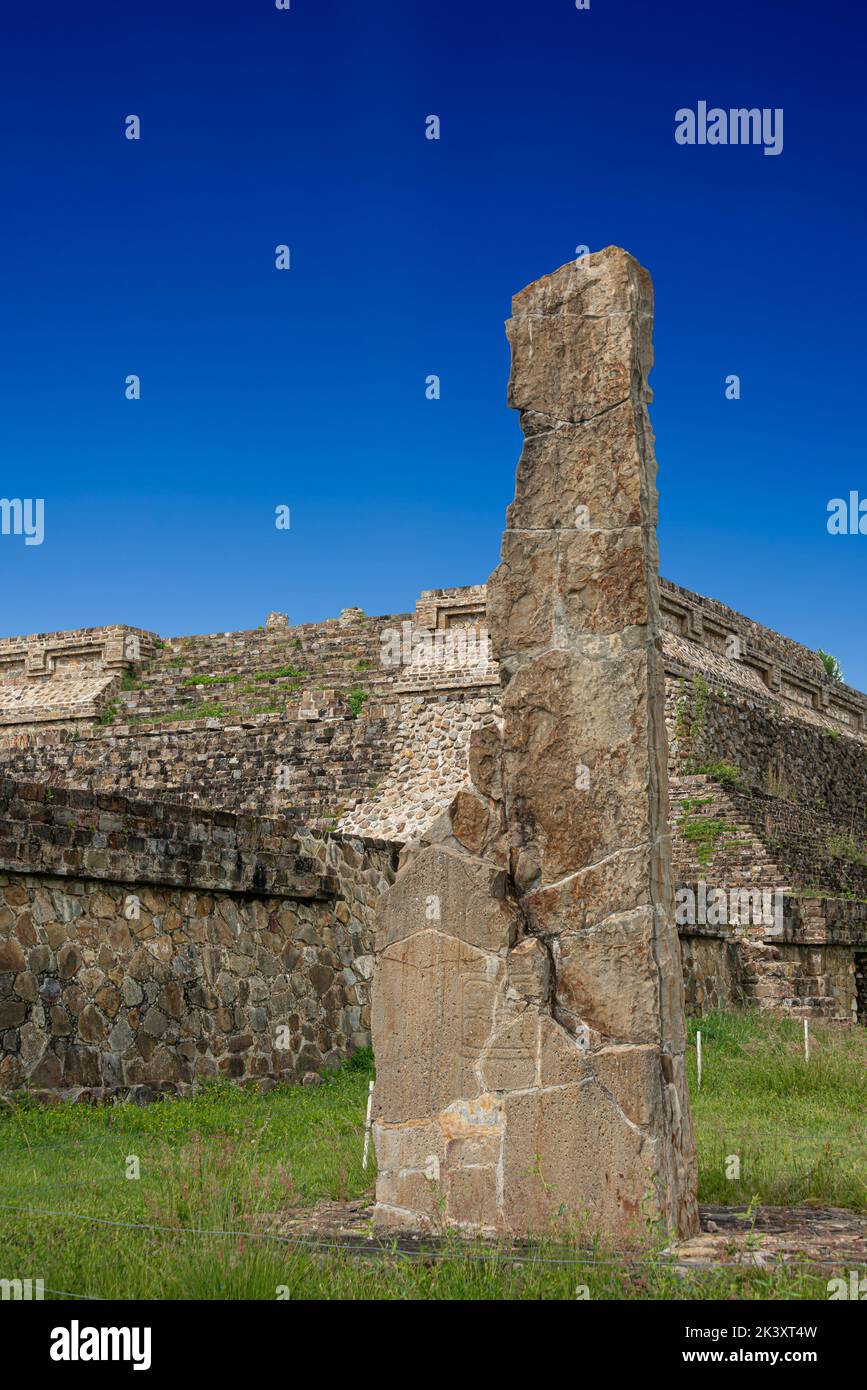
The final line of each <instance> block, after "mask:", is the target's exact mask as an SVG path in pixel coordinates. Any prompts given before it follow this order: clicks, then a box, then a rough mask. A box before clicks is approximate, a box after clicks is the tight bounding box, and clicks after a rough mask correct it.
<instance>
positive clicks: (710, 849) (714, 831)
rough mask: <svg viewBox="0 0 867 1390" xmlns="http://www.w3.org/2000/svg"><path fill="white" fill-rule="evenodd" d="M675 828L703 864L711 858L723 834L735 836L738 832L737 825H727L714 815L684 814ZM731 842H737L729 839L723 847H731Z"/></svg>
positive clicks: (706, 863)
mask: <svg viewBox="0 0 867 1390" xmlns="http://www.w3.org/2000/svg"><path fill="white" fill-rule="evenodd" d="M677 829H678V830H679V832H680V834H681V836H682V837H683V839H684V840H686V841H687V842H688V843H689V844H691V845H692V846H693V847H694V849H695V857H696V859H697V860H698V862H699V864H702V865H704V866H707V865H708V864H709V863H710V862H711V860H712V859H713V857H714V855H715V853H716V851H717V849H719V848H720V840H721V839H722V837H723V836H724V835H734V836H737V833H738V830H737V826H735V825H729V824H728V823H727V822H726V821H724V820H719V819H718V818H717V817H716V816H691V815H685V816H682V817H681V819H680V820H679V821H678V822H677ZM732 844H737V839H735V840H734V841H729V842H728V843H727V845H725V846H723V848H731V845H732Z"/></svg>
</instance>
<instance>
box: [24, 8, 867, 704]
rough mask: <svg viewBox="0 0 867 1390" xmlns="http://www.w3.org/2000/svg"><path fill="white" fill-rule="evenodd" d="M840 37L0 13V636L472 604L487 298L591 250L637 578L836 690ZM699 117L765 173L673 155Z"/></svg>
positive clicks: (485, 570) (859, 267) (503, 481)
mask: <svg viewBox="0 0 867 1390" xmlns="http://www.w3.org/2000/svg"><path fill="white" fill-rule="evenodd" d="M864 28H865V25H864V21H863V20H862V18H861V15H860V14H859V13H858V11H857V9H856V7H855V6H854V5H853V4H852V0H847V3H845V4H842V3H834V0H832V3H823V4H822V5H818V4H816V3H815V0H764V2H763V3H760V0H729V2H728V3H727V4H725V5H719V4H714V5H710V4H696V3H694V0H693V2H692V3H691V2H690V0H679V3H676V4H664V3H653V0H643V2H642V3H639V0H592V3H591V9H590V10H589V11H585V12H579V11H577V10H576V9H575V7H574V2H573V0H532V3H531V0H523V3H517V2H516V0H499V2H495V0H471V2H470V0H437V3H436V4H425V3H421V0H366V3H362V0H292V8H291V10H290V11H288V12H285V11H278V10H277V9H276V8H275V7H274V4H273V0H238V3H232V4H230V3H227V0H148V3H147V4H146V5H124V4H121V3H117V0H112V3H110V4H109V3H105V2H104V0H100V3H86V4H83V5H74V6H73V5H70V4H69V3H67V2H64V3H61V2H60V0H42V3H40V4H38V5H30V6H27V7H24V6H20V7H15V12H14V13H13V12H12V8H11V7H9V8H8V9H7V11H6V14H5V15H4V19H3V28H2V52H3V57H2V60H0V65H2V82H0V128H2V139H3V161H2V168H3V216H2V219H0V242H2V255H0V281H2V287H0V322H2V350H0V354H2V355H0V392H2V406H0V458H2V470H0V496H6V497H44V498H45V504H46V537H45V542H44V544H43V545H42V546H41V547H37V546H33V547H25V546H24V544H23V541H22V540H21V538H13V537H0V593H2V605H0V633H20V632H33V631H42V630H46V629H49V628H63V627H81V626H85V625H90V624H99V623H107V622H129V623H133V624H136V625H139V626H142V627H147V628H152V629H155V630H157V631H160V632H162V633H166V634H177V633H183V632H208V631H216V630H229V629H234V628H240V627H254V626H255V625H256V624H257V623H260V622H263V621H264V617H265V613H266V612H267V610H268V609H271V608H279V609H283V610H285V611H287V612H288V613H289V614H290V617H291V619H292V620H293V621H304V620H313V619H317V618H321V617H325V616H329V615H335V614H337V613H338V612H339V610H340V608H341V607H343V606H346V605H349V604H359V605H361V606H362V607H363V608H365V609H366V610H367V611H368V612H371V613H382V612H393V611H397V610H401V609H404V608H408V607H411V606H412V605H413V604H414V601H415V598H416V596H417V594H418V592H419V591H420V590H421V589H422V588H428V587H434V586H439V585H447V584H462V583H471V582H477V581H480V580H483V579H485V578H486V577H487V575H488V574H489V572H490V570H491V569H492V568H493V566H494V564H495V563H496V560H497V557H498V550H499V540H500V534H501V530H502V525H503V516H504V510H505V507H506V504H507V503H508V501H509V500H510V499H511V496H512V491H513V481H514V470H515V464H516V460H517V455H518V450H519V444H520V432H519V429H518V425H517V418H516V416H515V415H514V412H512V411H510V410H508V409H507V407H506V404H505V392H506V378H507V374H508V353H507V347H506V341H505V335H504V331H503V321H504V319H505V318H506V317H507V316H508V314H509V306H510V297H511V295H512V294H513V293H514V292H515V291H517V290H518V289H520V288H522V287H523V286H524V285H526V284H527V283H528V282H529V281H531V280H533V279H535V278H537V277H538V276H539V275H542V274H544V273H546V272H548V271H550V270H553V269H554V268H555V267H557V266H558V265H561V264H562V263H563V262H564V261H567V260H569V259H570V258H571V257H572V256H573V255H574V248H575V247H576V245H578V244H584V243H586V244H588V245H590V246H591V248H593V249H597V248H599V247H602V246H605V245H608V244H610V243H616V244H618V245H621V246H625V247H626V248H627V249H628V250H630V251H631V252H632V253H633V254H634V255H636V256H637V257H638V258H639V259H640V260H641V261H642V262H643V263H644V264H645V265H646V266H647V267H648V268H649V269H650V271H651V273H652V275H653V279H654V282H655V286H656V366H655V369H654V372H653V377H652V385H653V387H654V390H655V397H656V398H655V403H654V406H653V408H652V416H653V422H654V428H655V430H656V436H657V455H658V458H659V464H660V475H659V481H660V502H661V505H660V513H661V524H660V541H661V556H662V566H661V567H662V572H663V573H664V574H665V575H666V576H668V577H669V578H672V579H674V580H676V581H677V582H679V583H682V584H685V585H687V586H688V587H690V588H694V589H697V590H698V591H699V592H701V593H705V594H710V595H712V596H714V597H717V598H720V599H722V600H724V601H725V602H728V603H730V604H731V605H732V606H734V607H735V608H739V609H741V610H743V611H744V612H746V613H747V614H749V615H750V616H752V617H755V618H757V619H759V620H760V621H763V622H765V623H767V624H769V625H770V626H772V627H776V628H778V629H780V630H781V631H782V632H785V633H787V634H789V635H791V636H794V637H796V638H798V639H799V640H801V641H803V642H805V643H807V644H808V645H810V646H813V647H815V646H818V645H820V644H821V645H822V646H824V647H825V648H826V649H830V650H831V651H832V652H834V653H835V654H836V655H837V656H838V657H839V658H840V660H841V662H842V664H843V667H844V671H845V674H846V678H847V679H848V680H849V681H850V682H851V683H853V684H856V685H860V686H861V687H862V688H867V652H865V644H864V624H863V620H862V616H861V610H862V608H863V605H864V599H865V572H867V536H841V537H831V536H829V535H828V533H827V530H826V515H827V513H826V507H827V502H828V500H829V499H830V498H832V497H835V496H839V495H848V493H849V491H850V490H851V489H855V490H859V491H860V493H861V495H862V496H867V468H865V448H864V439H863V417H864V404H863V394H862V393H863V381H864V376H865V345H864V344H865V332H864V325H865V321H867V306H865V295H867V291H865V273H864V266H865V264H867V260H865V194H864V135H865V120H864V114H863V107H862V95H863V47H864V38H865V34H864ZM699 100H707V101H708V102H709V104H710V105H719V106H722V107H726V108H727V107H730V106H758V107H782V108H783V109H784V111H785V118H784V149H783V153H782V154H781V155H779V156H778V157H767V156H765V155H763V153H762V151H761V149H760V148H743V147H728V148H723V147H707V146H706V147H704V148H699V147H692V148H689V147H683V146H679V145H677V144H676V143H675V140H674V113H675V111H676V109H677V108H679V107H682V106H692V107H694V106H695V105H696V103H697V102H698V101H699ZM131 113H134V114H136V115H139V116H140V117H141V120H142V139H141V141H140V142H130V141H127V140H126V139H125V138H124V118H125V117H126V116H127V115H128V114H131ZM430 113H436V114H438V115H439V116H440V118H441V121H442V139H441V140H440V141H439V142H433V141H428V140H426V139H425V138H424V122H425V117H426V116H427V115H428V114H430ZM283 242H285V243H288V244H289V245H290V247H291V249H292V258H293V267H292V269H291V271H289V272H282V273H281V272H278V271H276V270H275V268H274V248H275V246H276V245H277V244H278V243H283ZM434 372H435V373H438V374H439V375H440V376H441V378H442V392H443V394H442V399H441V400H440V401H437V402H430V401H427V400H426V399H425V394H424V380H425V377H426V375H427V374H428V373H434ZM129 373H138V374H139V375H140V376H141V378H142V399H141V400H140V401H138V402H129V401H127V400H125V399H124V380H125V378H126V376H127V375H128V374H129ZM729 373H737V374H739V375H740V377H741V382H742V397H741V399H740V400H739V401H727V400H726V399H725V396H724V382H725V377H726V376H727V375H728V374H729ZM279 503H285V504H287V505H289V506H290V507H291V510H292V529H291V530H290V531H289V532H280V531H277V530H276V528H275V527H274V522H273V517H274V508H275V507H276V506H277V505H278V504H279Z"/></svg>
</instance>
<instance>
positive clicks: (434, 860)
mask: <svg viewBox="0 0 867 1390" xmlns="http://www.w3.org/2000/svg"><path fill="white" fill-rule="evenodd" d="M651 317H652V290H651V285H650V279H649V277H648V275H647V273H646V272H645V271H644V270H642V268H641V267H640V266H638V265H637V264H636V262H635V261H633V260H632V258H631V257H629V256H627V255H626V254H625V253H624V252H622V251H619V250H616V249H614V248H609V249H608V250H607V251H605V252H601V253H600V254H598V255H596V256H591V257H589V258H588V259H587V260H586V261H585V263H584V264H583V265H581V266H577V267H576V266H574V265H570V266H564V267H563V268H562V269H561V270H559V271H557V272H555V274H554V275H550V276H547V277H545V278H544V279H543V280H540V281H539V282H538V283H537V284H535V285H531V286H530V287H529V288H528V289H526V290H524V291H523V292H522V293H521V294H519V295H517V296H516V297H515V300H514V317H513V319H512V320H511V322H510V324H509V327H508V332H509V340H510V342H511V345H512V375H511V380H510V388H509V399H510V403H511V404H512V405H514V406H516V407H517V408H518V409H519V410H521V411H522V426H523V428H524V431H525V436H526V443H525V447H524V451H523V453H522V456H521V460H520V463H519V466H518V477H517V483H516V495H515V501H514V503H513V504H512V507H511V508H510V510H509V517H508V523H507V530H506V533H505V535H504V538H503V549H502V559H501V563H500V565H499V567H498V569H497V571H496V572H495V574H494V575H493V577H492V579H491V581H490V583H489V585H488V591H487V592H488V615H489V621H490V625H491V633H492V639H493V648H494V655H495V656H496V657H497V659H498V661H499V663H500V675H501V679H502V682H503V687H504V689H503V700H502V715H503V724H502V731H500V730H499V729H498V728H497V727H488V728H487V729H485V730H483V731H479V732H477V733H476V734H474V735H473V739H472V741H471V747H470V769H471V776H472V778H473V781H474V787H473V788H470V789H468V790H467V791H465V792H464V793H462V794H461V795H460V796H459V797H458V798H456V800H455V802H454V803H453V804H452V807H451V808H450V813H449V820H450V822H451V824H450V825H449V823H448V822H446V821H444V820H443V821H441V822H437V824H436V825H435V826H434V827H433V829H432V831H431V836H430V839H431V840H432V841H433V843H431V844H429V845H427V846H426V847H424V848H422V849H421V850H418V851H416V852H414V853H411V854H408V855H406V856H405V859H404V863H403V865H402V867H401V869H400V871H399V873H398V876H397V879H396V881H395V883H394V885H393V886H392V888H391V889H390V890H389V892H388V893H387V895H386V898H385V901H384V903H383V906H382V908H381V912H380V927H379V930H378V933H377V956H376V966H375V973H374V994H373V1039H374V1047H375V1050H376V1055H377V1084H376V1091H375V1096H374V1110H375V1114H376V1126H375V1142H376V1146H377V1160H378V1169H379V1177H378V1181H377V1207H376V1219H377V1221H378V1222H379V1223H380V1224H381V1225H384V1226H386V1227H388V1226H397V1227H409V1228H413V1227H416V1228H425V1227H430V1226H432V1225H434V1224H435V1223H437V1222H442V1223H445V1224H446V1225H455V1226H458V1227H461V1228H464V1229H469V1230H479V1231H491V1232H501V1231H507V1232H511V1233H515V1234H528V1233H540V1232H544V1231H548V1230H551V1229H552V1228H553V1227H555V1226H557V1225H558V1224H564V1222H565V1225H566V1226H567V1227H570V1228H572V1229H574V1228H575V1226H576V1225H577V1226H579V1227H583V1228H584V1229H585V1230H586V1231H588V1232H592V1233H603V1234H604V1235H606V1236H607V1237H608V1238H613V1239H615V1240H617V1241H618V1242H620V1243H624V1244H625V1243H628V1242H630V1241H631V1240H638V1239H639V1238H640V1237H641V1236H642V1234H643V1231H644V1223H645V1220H646V1217H647V1216H648V1214H649V1215H650V1216H651V1217H652V1218H655V1219H656V1220H657V1221H658V1223H659V1224H660V1226H661V1227H662V1228H663V1229H664V1230H665V1231H666V1232H676V1233H678V1234H680V1235H684V1236H685V1235H690V1234H692V1233H693V1231H694V1230H695V1229H696V1226H697V1207H696V1203H695V1171H694V1168H695V1163H694V1152H693V1145H692V1134H691V1128H690V1122H689V1111H688V1102H687V1094H686V1087H685V1083H684V1073H683V1058H682V1052H683V1046H684V1035H683V999H682V981H681V976H680V964H679V959H678V952H677V938H676V935H675V928H674V910H673V909H674V904H673V891H672V890H673V883H672V873H671V863H670V851H669V840H668V828H667V815H668V805H667V789H666V781H665V769H666V757H667V750H666V741H665V722H664V678H663V671H662V663H661V659H660V636H659V601H658V577H657V552H656V539H655V529H654V528H655V523H656V492H655V462H654V458H653V436H652V432H651V429H650V424H649V421H648V419H647V414H646V402H647V401H648V400H649V399H650V391H649V388H648V386H647V373H648V371H649V369H650V365H651V362H652V348H651V340H650V334H651ZM485 808H487V809H485ZM491 824H493V826H494V827H495V832H496V833H495V834H492V833H491V829H490V826H491ZM500 842H502V843H504V844H506V845H507V846H508V869H509V873H508V874H507V875H504V874H503V873H501V872H497V857H496V851H497V847H498V845H499V843H500ZM462 856H463V857H462ZM486 856H487V860H486ZM432 901H433V902H436V904H437V917H436V920H435V921H434V922H430V921H428V922H425V920H424V915H423V906H424V904H425V903H428V904H430V903H431V902H432ZM495 905H496V906H497V907H498V908H499V909H501V910H502V913H503V919H501V920H498V919H497V918H495V917H492V907H494V906H495ZM506 922H508V926H507V927H506ZM447 1131H448V1133H449V1134H450V1135H451V1136H452V1137H451V1138H450V1139H449V1140H448V1141H447V1139H446V1133H447ZM466 1154H471V1155H474V1160H473V1161H472V1162H469V1163H468V1162H466V1161H465V1158H464V1155H466Z"/></svg>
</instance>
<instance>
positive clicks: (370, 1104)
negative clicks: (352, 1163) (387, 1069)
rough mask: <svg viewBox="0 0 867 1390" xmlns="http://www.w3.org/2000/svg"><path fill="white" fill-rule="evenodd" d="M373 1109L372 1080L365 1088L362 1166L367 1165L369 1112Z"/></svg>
mask: <svg viewBox="0 0 867 1390" xmlns="http://www.w3.org/2000/svg"><path fill="white" fill-rule="evenodd" d="M372 1109H373V1082H372V1081H371V1083H370V1085H369V1086H368V1088H367V1114H366V1116H365V1118H364V1156H363V1158H362V1160H361V1166H362V1168H366V1167H367V1155H368V1154H369V1153H370V1112H371V1110H372Z"/></svg>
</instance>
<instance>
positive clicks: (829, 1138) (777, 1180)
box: [687, 1013, 867, 1211]
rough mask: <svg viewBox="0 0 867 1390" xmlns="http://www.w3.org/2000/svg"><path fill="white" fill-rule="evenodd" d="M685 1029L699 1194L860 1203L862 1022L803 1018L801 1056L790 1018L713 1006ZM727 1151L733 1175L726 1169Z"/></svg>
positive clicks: (865, 1206) (866, 1187)
mask: <svg viewBox="0 0 867 1390" xmlns="http://www.w3.org/2000/svg"><path fill="white" fill-rule="evenodd" d="M698 1028H700V1029H701V1036H702V1054H703V1068H702V1070H703V1075H702V1089H701V1091H699V1090H698V1086H697V1077H696V1053H695V1033H696V1030H697V1029H698ZM689 1034H690V1042H691V1047H690V1051H689V1055H688V1058H687V1075H688V1078H689V1087H690V1094H691V1097H692V1110H693V1120H694V1124H695V1132H696V1145H697V1149H698V1164H699V1200H700V1201H704V1202H724V1203H741V1202H749V1201H751V1200H752V1199H753V1198H756V1199H757V1200H758V1201H759V1202H761V1203H763V1204H766V1205H771V1206H777V1205H781V1206H788V1205H792V1204H800V1203H815V1204H818V1205H825V1206H839V1207H853V1208H855V1209H857V1210H860V1211H864V1210H867V1182H865V1165H864V1117H865V1114H867V1030H865V1029H863V1028H855V1029H842V1028H835V1027H833V1026H832V1025H824V1026H822V1025H819V1024H811V1025H810V1061H809V1063H808V1062H806V1061H805V1059H804V1035H803V1023H802V1022H801V1021H800V1020H792V1019H778V1018H772V1017H768V1016H767V1015H764V1016H759V1015H756V1014H740V1013H715V1014H711V1015H709V1016H708V1017H707V1018H705V1019H701V1020H691V1021H690V1025H689ZM730 1155H734V1156H736V1157H738V1158H739V1159H740V1179H739V1180H738V1181H735V1180H731V1179H729V1178H727V1176H726V1160H727V1158H728V1156H730Z"/></svg>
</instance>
